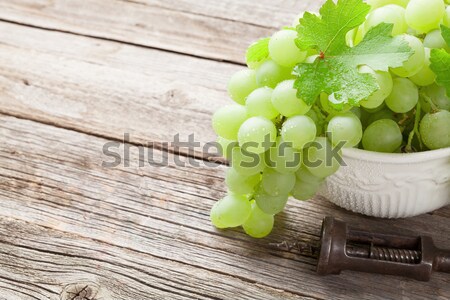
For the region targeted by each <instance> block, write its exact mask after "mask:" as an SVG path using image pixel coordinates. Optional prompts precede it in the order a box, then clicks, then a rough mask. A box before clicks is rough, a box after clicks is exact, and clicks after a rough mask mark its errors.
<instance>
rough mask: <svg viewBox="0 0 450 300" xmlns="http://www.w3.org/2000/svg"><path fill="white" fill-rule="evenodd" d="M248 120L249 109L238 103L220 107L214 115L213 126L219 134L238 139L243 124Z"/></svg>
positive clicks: (230, 138) (229, 138)
mask: <svg viewBox="0 0 450 300" xmlns="http://www.w3.org/2000/svg"><path fill="white" fill-rule="evenodd" d="M245 120H247V110H246V109H245V107H244V106H242V105H238V104H232V105H227V106H224V107H221V108H219V109H218V110H217V111H216V112H215V113H214V115H213V117H212V126H213V129H214V131H215V132H216V133H217V135H219V136H221V137H223V138H226V139H228V140H234V141H235V140H237V136H238V131H239V128H240V127H241V125H242V124H243V123H244V122H245Z"/></svg>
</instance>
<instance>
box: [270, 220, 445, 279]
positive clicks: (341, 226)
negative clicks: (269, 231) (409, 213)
mask: <svg viewBox="0 0 450 300" xmlns="http://www.w3.org/2000/svg"><path fill="white" fill-rule="evenodd" d="M272 245H274V246H275V247H277V248H279V249H285V250H288V251H292V250H294V249H295V250H297V251H298V252H300V253H301V254H303V255H307V256H311V257H317V258H318V263H317V273H318V274H319V275H329V274H340V273H341V271H344V270H352V271H359V272H366V273H379V274H388V275H399V276H404V277H409V278H413V279H416V280H420V281H429V280H430V278H431V274H432V273H433V272H445V273H450V251H449V250H442V249H439V248H437V247H436V246H435V245H434V242H433V240H432V239H431V237H428V236H415V237H414V236H402V235H389V234H383V233H374V232H367V231H362V230H359V229H356V228H353V227H351V226H348V225H347V224H346V223H345V222H342V221H339V220H336V219H334V218H332V217H326V218H325V219H324V220H323V223H322V233H321V240H320V243H318V244H317V245H315V244H313V243H303V242H294V243H288V242H283V243H280V244H272Z"/></svg>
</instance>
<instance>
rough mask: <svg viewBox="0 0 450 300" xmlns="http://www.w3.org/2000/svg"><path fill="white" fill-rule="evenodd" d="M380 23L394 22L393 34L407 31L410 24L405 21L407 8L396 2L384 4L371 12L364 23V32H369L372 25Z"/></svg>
mask: <svg viewBox="0 0 450 300" xmlns="http://www.w3.org/2000/svg"><path fill="white" fill-rule="evenodd" d="M380 23H391V24H394V29H393V30H392V35H393V36H396V35H399V34H403V33H406V31H407V30H408V25H407V24H406V21H405V9H404V8H403V7H401V6H398V5H395V4H388V5H386V6H382V7H380V8H377V9H375V10H374V11H372V12H371V13H369V15H367V18H366V22H365V23H364V32H368V31H369V30H370V29H371V28H372V27H375V26H377V25H378V24H380Z"/></svg>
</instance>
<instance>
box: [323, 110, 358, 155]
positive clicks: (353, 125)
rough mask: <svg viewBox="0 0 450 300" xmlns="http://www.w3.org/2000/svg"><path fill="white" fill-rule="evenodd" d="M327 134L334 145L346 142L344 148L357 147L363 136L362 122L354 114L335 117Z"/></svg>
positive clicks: (348, 113) (349, 113) (347, 113)
mask: <svg viewBox="0 0 450 300" xmlns="http://www.w3.org/2000/svg"><path fill="white" fill-rule="evenodd" d="M327 132H328V133H329V134H330V140H331V143H332V144H333V145H338V144H339V143H341V142H344V143H345V144H344V146H343V147H344V148H351V147H355V146H357V145H358V144H359V142H360V141H361V139H362V135H363V130H362V124H361V121H360V120H359V118H358V117H357V116H356V115H355V114H354V113H352V112H346V113H342V114H338V115H335V116H334V117H333V118H332V119H331V120H330V122H329V123H328V127H327Z"/></svg>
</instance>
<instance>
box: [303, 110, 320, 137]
mask: <svg viewBox="0 0 450 300" xmlns="http://www.w3.org/2000/svg"><path fill="white" fill-rule="evenodd" d="M305 116H307V117H310V118H311V119H312V120H313V121H314V123H315V124H316V129H317V134H316V135H317V136H319V135H322V133H323V132H324V128H323V124H324V120H322V119H321V117H319V114H318V113H316V112H315V111H314V110H313V109H310V110H309V111H308V112H307V113H306V115H305Z"/></svg>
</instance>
